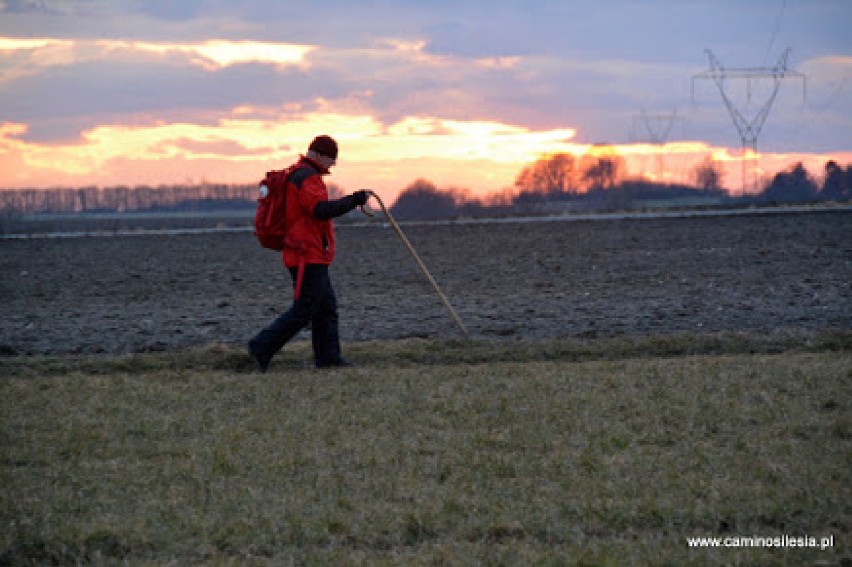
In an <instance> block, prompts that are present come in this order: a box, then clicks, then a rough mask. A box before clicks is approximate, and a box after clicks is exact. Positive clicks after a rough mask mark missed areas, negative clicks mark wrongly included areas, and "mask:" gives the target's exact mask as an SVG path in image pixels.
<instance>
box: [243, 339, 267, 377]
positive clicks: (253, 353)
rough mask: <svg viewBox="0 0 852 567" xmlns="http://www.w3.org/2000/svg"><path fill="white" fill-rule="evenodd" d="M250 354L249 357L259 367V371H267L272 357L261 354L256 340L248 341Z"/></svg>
mask: <svg viewBox="0 0 852 567" xmlns="http://www.w3.org/2000/svg"><path fill="white" fill-rule="evenodd" d="M248 355H249V358H251V359H252V360H253V361H254V366H255V368H257V370H258V372H261V373H263V372H266V369H267V368H269V361H270V360H272V357H271V356H265V355H263V354H261V352H260V350H259V349H258V347H257V344H256V343H255V342H254V340H251V341H249V342H248Z"/></svg>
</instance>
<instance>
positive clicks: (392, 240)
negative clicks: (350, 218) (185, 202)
mask: <svg viewBox="0 0 852 567" xmlns="http://www.w3.org/2000/svg"><path fill="white" fill-rule="evenodd" d="M405 230H406V234H407V235H408V236H409V238H410V240H411V241H412V243H413V244H414V246H415V248H416V249H417V250H418V252H420V254H421V256H422V257H423V260H424V261H425V262H426V264H427V265H428V266H429V267H430V269H431V270H432V272H433V275H434V276H435V278H436V280H437V281H438V282H439V283H440V284H441V286H442V287H443V289H444V291H445V292H446V294H447V296H448V297H449V298H450V300H451V301H452V303H453V304H454V305H455V307H456V309H457V310H458V312H459V314H460V315H461V317H462V319H463V320H464V321H465V323H466V325H467V327H468V328H469V330H470V331H471V334H472V335H473V336H475V337H481V338H500V337H502V338H513V339H538V338H554V337H562V336H596V335H605V336H609V335H618V334H650V333H676V332H683V331H690V332H713V331H725V330H737V331H739V330H757V331H767V332H769V331H774V330H778V329H788V328H789V329H824V328H841V329H850V328H852V301H850V295H852V294H850V291H851V290H850V282H852V214H850V213H848V212H821V213H812V214H779V215H758V216H751V215H742V216H733V217H713V218H692V219H652V220H649V219H642V220H607V221H589V222H559V221H554V222H536V223H505V224H467V225H446V224H445V225H436V226H424V225H410V226H408V227H405ZM0 250H2V255H0V298H2V305H3V317H2V319H0V352H2V353H4V354H7V355H8V354H31V353H73V352H85V353H89V352H139V351H149V350H162V349H172V348H180V347H186V346H191V345H200V344H207V343H213V342H216V343H228V344H231V343H233V344H242V343H244V342H245V341H246V340H247V339H248V338H250V337H251V336H252V335H253V334H254V333H255V332H257V331H258V330H259V329H260V328H262V327H263V326H264V325H266V324H267V323H268V322H269V321H271V320H272V319H273V318H274V317H275V316H276V315H277V314H278V313H280V312H282V311H283V310H285V309H286V308H287V307H288V305H289V303H290V301H291V288H290V284H289V276H288V277H287V278H285V274H284V271H283V268H282V266H281V263H280V260H279V258H278V255H277V254H276V253H275V252H271V251H267V250H263V249H261V248H260V247H259V246H258V245H257V243H256V242H255V240H254V237H253V236H252V235H251V234H250V233H248V232H245V233H223V234H203V235H178V236H174V235H173V236H163V235H146V236H116V237H98V238H75V239H44V240H4V241H0ZM332 278H333V281H334V284H335V288H336V291H337V294H338V300H339V303H340V317H341V336H342V339H343V341H344V342H347V341H361V340H372V339H396V338H404V337H453V336H456V335H457V330H456V328H455V326H454V323H453V321H452V319H451V318H450V317H449V315H448V314H447V312H446V310H445V308H444V307H443V305H442V304H441V303H440V301H439V300H438V298H437V296H436V295H435V293H434V292H433V291H432V288H431V287H430V286H429V284H428V283H427V281H426V280H425V278H424V277H423V275H422V274H421V273H420V272H419V271H418V269H417V267H416V265H415V264H414V262H413V260H412V259H411V258H410V257H409V256H408V253H407V252H406V250H405V248H404V247H403V246H402V244H401V243H400V242H399V240H398V239H397V238H396V235H395V234H394V233H393V231H392V230H390V229H389V228H387V227H386V226H384V225H383V224H381V223H378V222H376V223H374V224H372V225H370V226H339V227H338V259H337V261H336V263H335V265H334V267H333V269H332ZM305 336H307V335H305Z"/></svg>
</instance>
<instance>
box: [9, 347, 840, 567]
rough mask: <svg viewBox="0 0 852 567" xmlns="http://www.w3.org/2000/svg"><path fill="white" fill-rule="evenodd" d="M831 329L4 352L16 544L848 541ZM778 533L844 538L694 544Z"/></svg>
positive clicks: (134, 555) (728, 558)
mask: <svg viewBox="0 0 852 567" xmlns="http://www.w3.org/2000/svg"><path fill="white" fill-rule="evenodd" d="M829 335H830V336H829ZM829 335H822V336H821V338H820V339H818V340H817V339H814V340H812V341H811V343H809V344H808V343H806V342H802V341H799V342H797V344H799V345H803V346H802V348H798V349H793V348H792V343H784V341H783V340H781V339H779V338H777V337H776V338H775V339H771V340H770V339H766V338H759V337H749V338H746V337H743V336H740V337H739V339H740V340H733V339H732V338H731V337H728V338H727V339H724V340H723V339H719V338H718V337H717V339H718V340H715V342H714V340H711V338H709V337H704V338H700V337H692V339H691V340H687V339H685V338H682V337H681V338H669V339H662V338H645V339H629V340H627V339H612V340H609V341H597V342H595V341H591V342H583V343H580V342H571V341H563V342H559V341H551V342H548V343H540V344H532V345H530V344H526V345H525V344H520V343H500V344H497V343H488V344H486V343H477V344H474V345H472V346H470V348H468V349H464V348H462V345H461V344H458V343H433V342H428V341H414V342H411V341H409V342H404V343H389V344H388V343H385V344H378V343H376V344H361V345H354V346H353V347H352V348H350V349H349V353H350V355H351V356H352V357H353V358H355V359H356V360H358V361H359V362H361V363H362V366H361V367H360V368H357V369H350V370H338V371H331V372H318V371H315V370H312V369H310V368H306V367H304V364H303V363H302V362H301V360H302V359H303V358H304V355H305V354H306V350H305V349H306V347H305V345H300V346H299V347H297V348H296V349H294V350H293V351H291V353H290V355H288V356H286V357H283V358H282V360H279V361H277V362H276V364H275V365H274V366H273V368H272V372H270V373H269V374H266V375H259V374H249V373H247V372H245V370H246V369H247V367H248V366H247V363H246V360H245V357H244V355H243V353H242V351H240V350H236V349H233V348H228V347H214V348H209V349H203V350H199V351H192V352H184V353H159V354H146V355H137V356H134V357H100V358H97V357H95V358H91V357H90V358H79V357H66V358H50V359H4V360H2V362H0V372H2V374H3V377H2V381H0V399H2V402H0V403H2V406H0V407H2V414H0V420H2V421H0V425H1V426H0V444H2V461H0V475H2V476H0V480H2V485H3V492H2V497H0V525H2V526H3V530H2V541H0V563H14V564H17V563H45V562H57V563H74V562H76V561H104V562H121V561H122V560H128V561H130V562H145V561H154V562H158V563H164V562H165V563H168V562H172V563H174V564H183V563H187V562H198V561H202V562H207V561H209V562H229V561H238V562H253V561H256V562H258V563H265V562H269V563H275V564H278V563H288V562H295V563H299V564H303V563H308V564H316V563H332V564H347V563H361V562H368V563H371V564H374V563H378V564H401V563H405V564H409V563H414V564H435V563H441V564H443V563H449V564H479V563H494V564H501V563H502V564H565V563H568V564H586V565H621V564H642V563H651V564H673V565H674V564H677V565H680V564H690V563H692V564H721V563H725V564H766V563H778V564H789V565H799V564H804V563H814V562H822V561H825V562H828V563H836V562H838V561H840V560H843V559H844V558H846V559H847V560H848V558H849V557H850V548H849V533H850V528H852V508H850V506H851V505H850V500H849V488H848V487H849V486H850V485H852V473H850V468H849V463H850V462H852V441H850V439H851V438H852V412H850V405H849V403H850V402H849V401H850V399H852V395H850V393H852V392H850V389H852V386H850V379H852V355H850V349H849V348H848V342H849V334H848V333H834V334H829ZM702 341H703V342H702ZM749 341H751V343H750V347H748V345H746V346H747V347H748V348H746V350H745V351H744V352H741V349H742V345H743V343H749ZM772 341H775V342H774V343H772ZM770 343H771V344H770ZM686 344H692V345H693V347H695V346H696V345H697V346H698V347H699V348H697V349H696V348H691V350H692V351H695V350H698V351H704V352H705V354H689V353H688V352H683V349H684V348H686ZM654 345H657V346H656V347H654ZM702 345H703V346H702ZM713 345H715V346H713ZM724 345H728V346H727V347H725V346H724ZM734 345H737V346H736V347H735V346H734ZM761 345H763V346H761ZM785 345H786V346H785ZM655 349H656V350H657V351H660V352H656V351H655ZM749 350H751V351H756V352H758V354H747V353H748V352H749ZM807 350H812V351H816V352H797V351H807ZM730 351H733V353H731V352H730ZM649 352H650V353H651V354H665V355H666V356H645V355H646V354H647V353H649ZM674 354H676V355H678V356H672V355H674ZM512 356H514V357H515V358H516V359H517V360H518V362H512V361H510V360H509V359H511V358H512ZM548 358H550V359H551V360H546V359H548ZM394 362H395V363H394ZM99 363H100V364H99ZM774 534H788V535H814V536H828V535H834V536H835V542H836V544H835V547H834V548H832V549H830V550H826V551H819V550H796V549H739V550H738V549H716V550H707V549H701V550H697V549H690V548H689V547H688V546H687V543H686V537H688V536H699V535H719V536H726V535H740V536H743V535H774Z"/></svg>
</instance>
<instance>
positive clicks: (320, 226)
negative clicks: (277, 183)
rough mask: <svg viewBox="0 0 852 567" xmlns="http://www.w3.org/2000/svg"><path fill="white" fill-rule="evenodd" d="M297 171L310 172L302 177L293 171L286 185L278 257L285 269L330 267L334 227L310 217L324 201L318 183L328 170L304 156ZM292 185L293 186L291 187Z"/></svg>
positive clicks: (322, 184)
mask: <svg viewBox="0 0 852 567" xmlns="http://www.w3.org/2000/svg"><path fill="white" fill-rule="evenodd" d="M296 168H297V169H303V168H310V169H308V170H306V171H304V172H302V173H299V172H298V171H294V172H293V173H292V174H291V176H290V179H291V181H288V187H287V203H286V206H285V210H286V215H287V226H288V227H289V228H288V229H287V238H286V239H285V241H284V250H283V251H282V253H281V254H282V257H283V260H284V265H285V266H287V267H288V268H295V267H298V266H299V265H300V264H302V265H304V264H325V265H329V264H331V262H332V260H334V223H333V222H332V221H331V220H320V219H318V218H316V217H314V209H315V208H316V206H317V203H319V202H320V201H327V200H328V189H327V188H326V186H325V182H323V180H322V175H326V174H327V173H328V170H326V169H324V168H323V167H322V166H321V165H319V164H318V163H316V162H314V161H313V160H310V159H308V158H306V157H304V156H302V157H301V159H300V160H299V162H298V163H297V164H296ZM294 181H295V183H294Z"/></svg>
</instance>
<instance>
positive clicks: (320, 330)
mask: <svg viewBox="0 0 852 567" xmlns="http://www.w3.org/2000/svg"><path fill="white" fill-rule="evenodd" d="M323 288H324V292H323V294H322V299H321V300H320V302H319V304H318V305H317V309H316V311H315V312H314V315H313V317H312V318H311V340H312V342H313V347H314V362H315V363H316V365H317V366H319V367H322V366H335V365H338V364H340V363H341V362H342V359H341V356H340V334H339V331H338V317H337V296H336V295H335V293H334V288H333V287H332V285H331V278H330V277H329V274H328V269H327V268H326V271H325V278H324V282H323Z"/></svg>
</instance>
